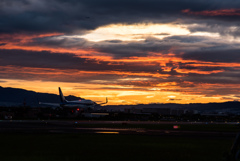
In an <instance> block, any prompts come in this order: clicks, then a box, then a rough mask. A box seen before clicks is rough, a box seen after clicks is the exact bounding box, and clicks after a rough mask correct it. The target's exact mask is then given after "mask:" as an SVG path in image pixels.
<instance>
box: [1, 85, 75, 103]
mask: <svg viewBox="0 0 240 161" xmlns="http://www.w3.org/2000/svg"><path fill="white" fill-rule="evenodd" d="M66 99H67V100H77V99H80V97H75V96H72V95H70V96H67V97H66ZM38 102H49V103H60V98H59V95H56V94H49V93H38V92H34V91H28V90H25V89H19V88H3V87H1V86H0V105H3V104H4V105H17V104H18V105H21V104H22V105H23V104H26V105H28V106H37V105H38Z"/></svg>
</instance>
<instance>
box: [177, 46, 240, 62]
mask: <svg viewBox="0 0 240 161" xmlns="http://www.w3.org/2000/svg"><path fill="white" fill-rule="evenodd" d="M239 55H240V49H228V50H226V49H225V50H219V49H215V50H205V51H192V52H186V53H184V54H183V55H181V57H182V58H183V59H192V60H201V61H208V62H228V63H230V62H235V63H240V56H239Z"/></svg>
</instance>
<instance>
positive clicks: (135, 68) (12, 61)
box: [0, 50, 167, 74]
mask: <svg viewBox="0 0 240 161" xmlns="http://www.w3.org/2000/svg"><path fill="white" fill-rule="evenodd" d="M0 65H1V66H19V67H30V68H31V67H33V68H52V69H76V70H80V71H81V70H84V71H112V70H113V71H127V72H128V71H129V72H150V73H151V72H155V73H156V72H157V70H159V71H160V72H162V73H164V74H167V73H166V72H163V71H162V70H161V67H159V66H158V65H157V64H156V66H143V65H142V64H139V63H127V62H125V63H121V64H117V65H114V64H113V65H111V62H108V61H97V60H94V59H87V58H79V57H77V56H76V55H72V54H67V53H65V54H63V53H51V52H48V51H42V52H33V51H24V50H0Z"/></svg>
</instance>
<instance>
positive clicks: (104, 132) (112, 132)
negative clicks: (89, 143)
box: [95, 131, 119, 134]
mask: <svg viewBox="0 0 240 161" xmlns="http://www.w3.org/2000/svg"><path fill="white" fill-rule="evenodd" d="M95 133H97V134H119V132H116V131H98V132H95Z"/></svg>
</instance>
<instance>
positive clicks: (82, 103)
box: [39, 87, 108, 109]
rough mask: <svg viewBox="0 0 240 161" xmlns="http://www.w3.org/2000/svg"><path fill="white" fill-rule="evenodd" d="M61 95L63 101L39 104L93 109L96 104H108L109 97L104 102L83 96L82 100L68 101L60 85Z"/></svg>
mask: <svg viewBox="0 0 240 161" xmlns="http://www.w3.org/2000/svg"><path fill="white" fill-rule="evenodd" d="M58 89H59V96H60V100H61V103H60V104H54V103H42V102H40V103H39V104H43V105H49V106H58V107H62V108H81V109H93V108H94V106H95V105H101V104H106V103H108V99H107V98H106V102H104V103H99V104H98V103H96V102H94V101H92V100H86V99H83V98H81V99H80V100H74V101H68V100H66V99H65V97H64V95H63V93H62V90H61V88H60V87H59V88H58Z"/></svg>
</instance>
